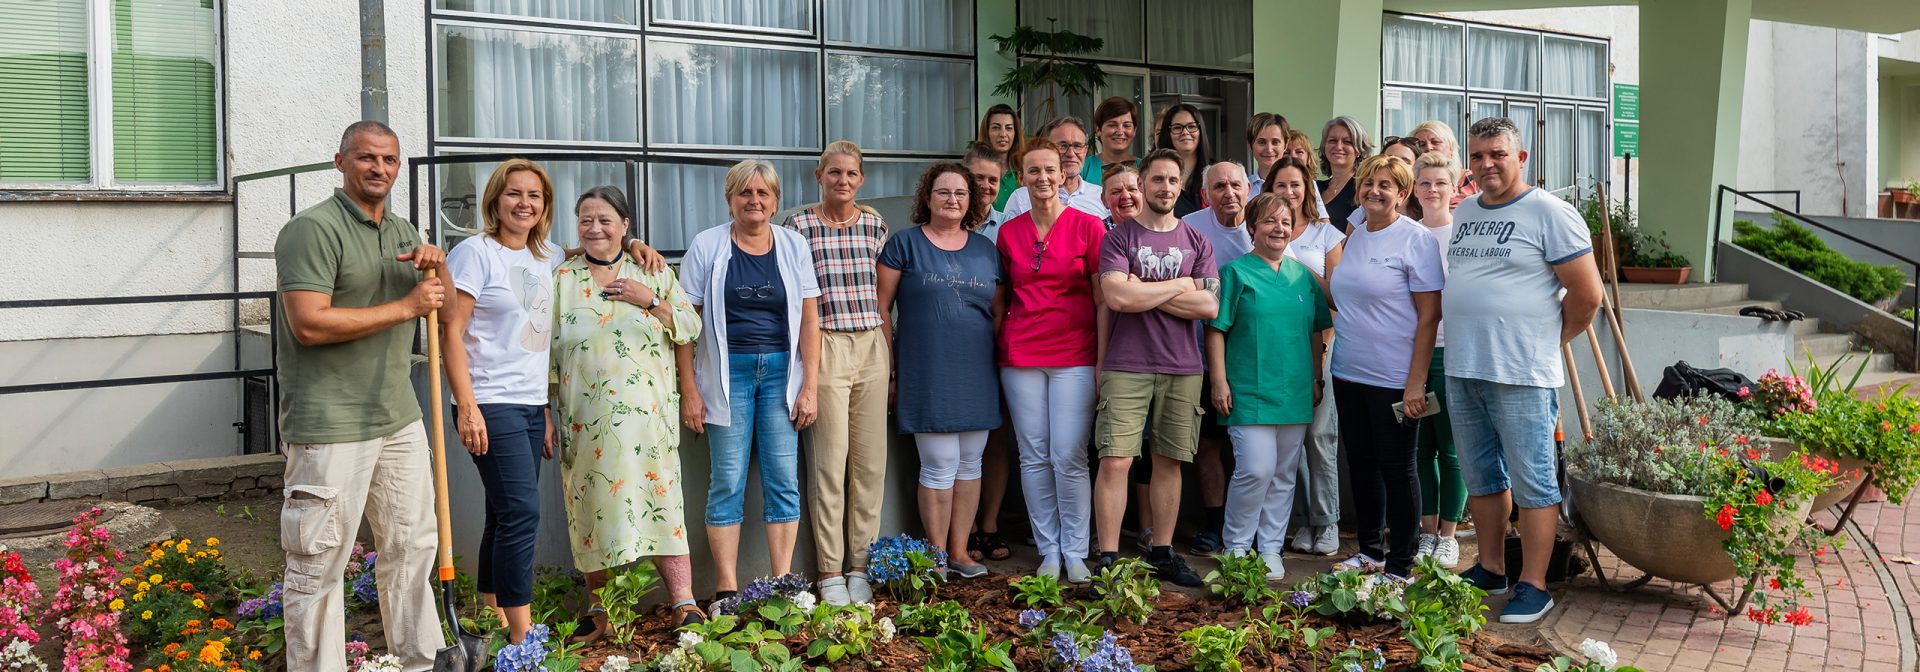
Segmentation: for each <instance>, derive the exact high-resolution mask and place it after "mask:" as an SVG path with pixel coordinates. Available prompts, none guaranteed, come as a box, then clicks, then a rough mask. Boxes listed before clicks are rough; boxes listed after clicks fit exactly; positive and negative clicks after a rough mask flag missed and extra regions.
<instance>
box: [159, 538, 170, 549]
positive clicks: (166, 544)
mask: <svg viewBox="0 0 1920 672" xmlns="http://www.w3.org/2000/svg"><path fill="white" fill-rule="evenodd" d="M160 547H161V548H173V540H172V539H168V540H166V541H163V542H160Z"/></svg>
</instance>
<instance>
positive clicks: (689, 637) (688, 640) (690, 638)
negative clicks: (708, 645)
mask: <svg viewBox="0 0 1920 672" xmlns="http://www.w3.org/2000/svg"><path fill="white" fill-rule="evenodd" d="M704 641H707V640H706V639H705V638H703V637H701V636H700V633H697V632H693V631H691V630H681V631H680V648H683V649H691V648H693V647H694V646H696V645H698V644H699V643H701V642H704Z"/></svg>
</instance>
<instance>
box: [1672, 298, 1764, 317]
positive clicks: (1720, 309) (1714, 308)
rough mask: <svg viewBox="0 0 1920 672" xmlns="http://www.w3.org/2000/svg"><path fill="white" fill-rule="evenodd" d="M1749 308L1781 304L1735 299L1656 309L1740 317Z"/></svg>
mask: <svg viewBox="0 0 1920 672" xmlns="http://www.w3.org/2000/svg"><path fill="white" fill-rule="evenodd" d="M1747 306H1766V307H1768V308H1779V307H1780V302H1779V301H1756V300H1753V299H1735V300H1732V301H1723V302H1718V303H1710V304H1706V305H1700V306H1693V307H1690V308H1656V309H1655V310H1677V311H1680V312H1687V313H1708V314H1712V315H1739V314H1740V309H1742V308H1745V307H1747ZM1753 319H1756V320H1757V319H1760V318H1757V317H1756V318H1753Z"/></svg>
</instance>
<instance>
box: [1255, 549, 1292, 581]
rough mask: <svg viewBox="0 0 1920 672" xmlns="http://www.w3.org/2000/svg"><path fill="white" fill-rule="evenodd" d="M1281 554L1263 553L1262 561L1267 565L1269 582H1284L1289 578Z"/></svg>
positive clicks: (1261, 555)
mask: <svg viewBox="0 0 1920 672" xmlns="http://www.w3.org/2000/svg"><path fill="white" fill-rule="evenodd" d="M1283 560H1284V559H1283V558H1282V557H1281V555H1280V554H1279V553H1261V554H1260V561H1261V562H1264V563H1266V564H1267V580H1268V581H1283V580H1285V579H1286V578H1287V567H1286V564H1285V563H1284V561H1283Z"/></svg>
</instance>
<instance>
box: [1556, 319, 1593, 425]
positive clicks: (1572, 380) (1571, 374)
mask: <svg viewBox="0 0 1920 672" xmlns="http://www.w3.org/2000/svg"><path fill="white" fill-rule="evenodd" d="M1560 359H1562V360H1564V361H1565V362H1566V365H1567V385H1568V386H1571V387H1572V388H1573V410H1574V413H1575V414H1576V415H1578V416H1580V436H1582V437H1585V438H1586V439H1587V440H1589V441H1591V440H1592V439H1593V421H1592V420H1589V419H1587V395H1585V394H1583V393H1581V391H1580V371H1579V370H1578V369H1576V368H1574V366H1573V346H1571V345H1568V344H1566V343H1561V344H1560Z"/></svg>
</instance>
